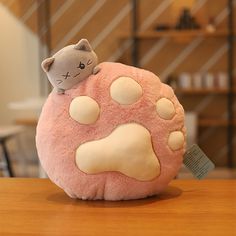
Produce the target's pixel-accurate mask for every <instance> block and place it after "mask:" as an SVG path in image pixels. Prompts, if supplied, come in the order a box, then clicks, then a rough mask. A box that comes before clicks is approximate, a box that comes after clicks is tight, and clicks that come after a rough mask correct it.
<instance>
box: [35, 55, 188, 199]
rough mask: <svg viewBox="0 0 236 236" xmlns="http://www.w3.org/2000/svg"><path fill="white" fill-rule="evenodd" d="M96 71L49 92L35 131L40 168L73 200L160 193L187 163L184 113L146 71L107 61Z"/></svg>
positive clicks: (53, 68)
mask: <svg viewBox="0 0 236 236" xmlns="http://www.w3.org/2000/svg"><path fill="white" fill-rule="evenodd" d="M54 60H55V61H56V60H57V58H55V59H54ZM82 63H84V64H86V62H82ZM98 67H99V70H98V71H99V72H98V73H95V74H93V73H91V75H89V76H88V77H87V78H86V79H84V80H82V81H80V82H79V83H78V84H76V85H74V86H72V87H71V88H70V89H67V90H65V91H64V94H60V93H57V92H56V91H57V90H58V88H57V90H56V91H52V93H51V94H50V95H49V97H48V99H47V101H46V103H45V105H44V107H43V110H42V113H41V116H40V119H39V122H38V126H37V135H36V144H37V150H38V155H39V158H40V161H41V164H42V166H43V168H44V169H45V171H46V173H47V174H48V176H49V178H50V179H51V180H52V181H53V182H54V183H56V184H57V185H58V186H59V187H61V188H62V189H64V191H65V192H66V193H67V194H68V195H69V196H70V197H72V198H80V199H93V200H96V199H105V200H127V199H138V198H144V197H148V196H152V195H155V194H158V193H160V192H161V191H163V189H165V187H166V186H167V185H168V183H169V182H170V181H171V179H173V178H174V177H175V176H176V174H177V173H178V170H179V168H180V166H181V164H182V159H183V154H184V152H185V127H184V111H183V108H182V106H181V105H180V104H179V102H178V100H177V98H176V97H175V95H174V93H173V90H172V89H171V88H170V87H169V86H167V85H165V84H163V83H161V81H160V80H159V78H158V77H157V76H156V75H154V74H153V73H151V72H149V71H146V70H142V69H138V68H135V67H131V66H126V65H123V64H119V63H108V62H104V63H101V64H99V65H98ZM50 69H52V70H55V71H53V73H56V70H57V67H56V66H55V67H51V68H50ZM60 69H61V68H60ZM67 72H68V73H69V74H70V68H66V71H65V72H62V74H63V75H64V74H66V73H67ZM75 73H76V72H75ZM71 74H72V73H71Z"/></svg>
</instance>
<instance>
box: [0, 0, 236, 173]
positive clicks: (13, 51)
mask: <svg viewBox="0 0 236 236" xmlns="http://www.w3.org/2000/svg"><path fill="white" fill-rule="evenodd" d="M235 13H236V0H234V1H233V0H218V1H212V0H148V1H144V0H133V1H131V0H119V1H115V0H0V29H1V36H0V40H1V41H0V42H1V43H0V52H1V58H0V60H1V63H0V88H1V93H0V101H1V102H0V114H1V116H0V141H1V149H0V176H17V177H38V176H44V174H43V172H42V170H41V168H40V167H39V163H38V158H37V151H36V148H35V140H34V139H35V129H36V125H37V120H38V117H39V114H40V111H41V108H42V105H43V103H44V101H45V99H46V97H47V95H48V94H49V93H50V91H51V87H50V85H49V83H48V81H47V78H46V76H45V75H44V73H43V71H42V70H41V68H40V64H41V61H42V60H43V59H44V58H46V57H48V56H49V55H52V54H54V53H55V52H56V51H58V50H59V49H61V48H62V47H64V46H65V45H68V44H74V43H76V42H77V41H78V40H79V39H81V38H87V39H88V40H89V41H90V43H91V45H92V47H93V49H94V50H95V52H96V53H97V55H98V57H99V61H100V62H102V61H114V62H121V63H125V64H128V65H134V66H138V67H141V68H144V69H147V70H150V71H152V72H154V73H155V74H157V75H158V76H159V77H160V79H161V80H162V81H163V82H166V83H168V84H170V85H171V86H172V87H173V89H174V90H175V91H176V94H177V97H178V99H179V100H180V102H181V103H182V105H183V106H184V109H185V111H186V126H187V130H188V140H187V142H188V146H191V145H192V144H193V143H198V145H199V146H200V147H201V148H202V149H203V150H204V152H205V153H206V154H207V156H208V157H209V158H210V159H211V160H212V161H213V162H214V163H215V165H216V169H215V171H213V172H211V173H210V174H209V176H208V178H235V177H236V171H235V166H236V138H235V137H236V136H235V126H236V116H235V115H236V114H235V113H236V103H235V102H234V98H235V93H236V87H235V86H236V84H235V82H236V81H235V80H236V60H235V55H236V47H235V35H234V31H235V27H236V24H235V23H236V20H235ZM178 177H179V178H192V177H191V174H190V173H189V172H188V171H187V170H186V169H185V168H184V167H183V168H182V170H181V172H180V174H179V176H178Z"/></svg>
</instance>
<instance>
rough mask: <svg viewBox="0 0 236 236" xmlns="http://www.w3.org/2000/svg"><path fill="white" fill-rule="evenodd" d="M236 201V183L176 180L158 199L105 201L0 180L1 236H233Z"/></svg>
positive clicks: (46, 184) (41, 182)
mask: <svg viewBox="0 0 236 236" xmlns="http://www.w3.org/2000/svg"><path fill="white" fill-rule="evenodd" d="M235 198H236V180H204V181H197V180H174V181H173V182H171V184H170V185H169V187H168V188H167V189H166V191H165V192H164V193H163V194H161V195H159V196H157V197H152V198H148V199H143V200H135V201H121V202H105V201H81V200H73V199H70V198H69V197H67V196H66V195H65V194H64V192H63V191H62V190H60V189H59V188H58V187H56V186H55V185H54V184H52V183H51V182H50V181H49V180H48V179H14V178H12V179H9V178H0V235H4V236H9V235H67V236H68V235H109V236H111V235H135V236H136V235H137V236H138V235H181V236H183V235H188V236H189V235H235V232H236V199H235Z"/></svg>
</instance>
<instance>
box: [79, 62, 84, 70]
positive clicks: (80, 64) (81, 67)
mask: <svg viewBox="0 0 236 236" xmlns="http://www.w3.org/2000/svg"><path fill="white" fill-rule="evenodd" d="M77 68H80V69H82V70H83V69H84V68H85V64H83V63H82V62H80V63H79V66H78V67H77Z"/></svg>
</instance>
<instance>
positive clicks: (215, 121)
mask: <svg viewBox="0 0 236 236" xmlns="http://www.w3.org/2000/svg"><path fill="white" fill-rule="evenodd" d="M198 125H199V126H200V127H227V126H228V125H229V122H228V120H227V119H219V118H200V119H199V121H198ZM231 125H233V126H236V120H234V121H233V122H232V123H231Z"/></svg>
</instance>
